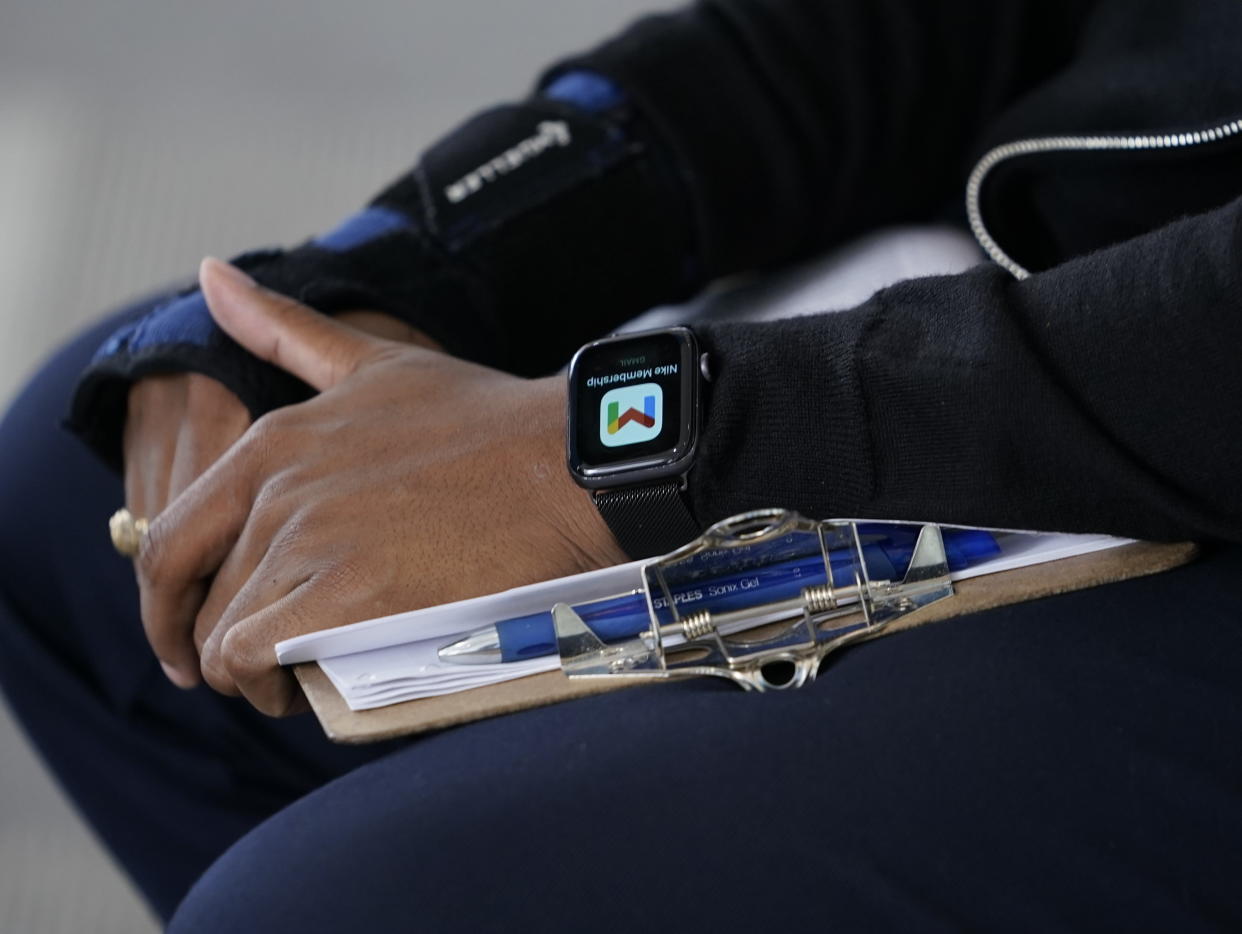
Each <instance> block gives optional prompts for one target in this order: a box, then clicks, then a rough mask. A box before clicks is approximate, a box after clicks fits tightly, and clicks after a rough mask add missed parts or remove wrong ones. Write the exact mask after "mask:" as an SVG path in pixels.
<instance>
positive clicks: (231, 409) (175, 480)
mask: <svg viewBox="0 0 1242 934" xmlns="http://www.w3.org/2000/svg"><path fill="white" fill-rule="evenodd" d="M187 395H188V402H187V411H188V412H189V413H191V415H192V417H188V418H186V419H184V420H183V421H182V423H181V426H180V429H179V431H178V433H177V441H176V453H175V454H174V455H173V459H172V469H171V470H170V471H169V472H168V482H167V489H166V491H165V496H166V499H165V502H171V501H172V500H174V499H176V498H177V497H178V496H180V495H181V493H182V491H184V490H185V489H186V488H188V487H189V486H190V484H191V483H193V482H194V481H195V480H197V479H198V478H199V477H201V476H202V475H203V474H204V473H206V472H207V469H208V468H209V467H210V466H211V465H212V464H214V463H215V462H216V461H218V460H219V459H220V458H221V457H222V456H223V455H224V452H225V451H227V450H228V449H229V448H230V447H232V446H233V444H234V443H236V441H237V439H238V438H240V437H241V436H242V435H243V434H245V433H246V429H247V428H248V427H249V426H250V413H249V412H248V411H247V410H246V407H245V406H244V405H242V404H241V403H240V402H238V401H237V398H236V397H235V396H233V394H232V392H231V391H230V390H228V389H225V388H224V387H223V386H222V385H221V384H219V383H217V382H216V381H215V380H213V379H211V378H210V377H200V376H198V375H197V374H191V375H190V377H189V380H188V386H187ZM162 505H163V504H161V507H162Z"/></svg>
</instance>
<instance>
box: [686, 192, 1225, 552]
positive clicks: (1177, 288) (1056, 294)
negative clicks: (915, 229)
mask: <svg viewBox="0 0 1242 934" xmlns="http://www.w3.org/2000/svg"><path fill="white" fill-rule="evenodd" d="M703 336H704V338H705V340H706V342H707V343H708V345H709V347H710V348H711V350H712V351H713V352H714V354H715V355H716V356H717V358H718V359H719V360H720V361H721V363H720V373H719V378H718V381H717V383H716V386H715V389H714V398H713V403H712V411H713V415H714V416H715V417H714V419H713V421H712V422H711V423H710V424H709V426H708V429H707V434H706V437H705V439H704V443H703V447H702V455H701V459H700V461H699V463H698V465H697V467H696V468H695V471H694V473H693V475H692V483H691V485H690V489H691V490H692V491H693V495H694V497H695V503H696V508H697V512H698V516H699V518H700V519H701V520H703V521H705V522H707V521H712V520H715V519H719V518H721V517H724V516H727V515H730V514H733V513H736V512H740V511H743V510H746V509H753V508H759V507H767V506H774V505H780V506H787V507H792V508H796V509H799V510H801V511H802V512H804V513H806V514H807V515H812V516H867V517H877V518H883V517H890V518H902V519H925V520H940V521H945V522H954V523H966V524H976V525H984V526H999V527H1007V528H1027V529H1043V530H1060V531H1071V532H1088V531H1090V532H1108V533H1114V534H1120V535H1128V536H1134V537H1141V538H1147V539H1178V538H1186V537H1193V538H1209V539H1211V538H1214V539H1230V540H1235V541H1236V540H1242V490H1240V488H1239V486H1238V484H1237V482H1236V478H1237V477H1238V475H1239V471H1242V409H1240V408H1239V405H1238V400H1239V399H1242V367H1239V366H1238V364H1237V355H1238V348H1239V347H1242V199H1239V200H1236V201H1233V202H1231V203H1229V204H1228V205H1226V206H1224V207H1221V208H1219V209H1217V210H1215V211H1212V212H1209V213H1206V214H1202V215H1198V216H1195V217H1192V218H1188V219H1185V220H1181V221H1179V222H1176V223H1174V224H1172V225H1170V226H1168V227H1164V228H1161V229H1159V230H1157V231H1154V232H1152V233H1150V234H1148V235H1145V236H1142V237H1138V238H1135V239H1133V240H1130V241H1127V242H1125V243H1122V244H1120V245H1118V246H1115V247H1112V248H1110V249H1108V250H1104V251H1101V252H1098V253H1094V254H1091V255H1088V256H1086V257H1082V258H1079V259H1077V260H1073V261H1071V262H1068V263H1065V264H1063V265H1061V266H1058V267H1056V268H1054V269H1052V270H1049V271H1047V272H1044V273H1040V274H1037V275H1035V276H1032V277H1031V278H1029V279H1026V280H1024V281H1020V282H1019V281H1016V280H1013V279H1011V278H1010V277H1009V276H1008V275H1007V274H1006V273H1005V272H1003V271H1002V270H1000V269H999V268H997V267H995V266H986V267H980V268H978V269H976V270H974V271H972V272H968V273H965V274H962V275H959V276H950V277H938V278H930V279H921V280H911V281H909V282H905V283H901V284H899V285H896V286H893V287H891V288H888V289H886V290H883V291H881V292H879V293H877V294H876V295H875V296H874V297H873V298H872V299H870V300H869V301H868V302H866V303H865V304H863V305H862V306H860V307H858V308H856V309H854V310H852V311H848V312H842V313H838V314H828V315H820V316H814V317H809V318H800V319H794V320H790V321H784V322H780V323H777V324H743V325H724V324H719V325H715V326H712V325H707V326H705V327H704V328H703Z"/></svg>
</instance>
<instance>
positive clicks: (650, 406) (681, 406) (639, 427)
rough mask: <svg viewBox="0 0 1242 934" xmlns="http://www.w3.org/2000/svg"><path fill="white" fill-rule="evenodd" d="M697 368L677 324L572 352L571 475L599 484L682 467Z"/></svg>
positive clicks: (690, 436)
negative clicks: (669, 328) (672, 326)
mask: <svg viewBox="0 0 1242 934" xmlns="http://www.w3.org/2000/svg"><path fill="white" fill-rule="evenodd" d="M697 367H698V360H697V354H696V351H695V345H694V337H693V335H692V334H691V333H690V332H689V331H688V330H686V329H685V328H674V329H671V330H667V331H654V332H651V333H648V334H639V335H634V336H625V337H619V338H609V339H607V340H603V341H597V342H595V343H593V344H588V345H587V346H586V347H584V348H583V349H582V350H580V351H578V354H577V356H576V357H574V362H573V364H572V365H571V367H570V371H569V409H570V424H569V467H570V470H571V471H572V472H573V474H574V476H576V477H577V478H578V479H579V481H580V482H584V483H585V484H586V485H590V486H596V487H604V486H609V485H628V484H629V483H635V482H645V481H648V480H655V479H659V478H660V477H664V476H672V475H676V474H677V473H680V472H684V469H685V467H686V466H687V465H686V464H685V461H686V460H687V459H688V457H689V456H690V454H691V453H692V452H693V447H694V440H695V438H694V432H695V428H696V426H695V417H694V416H695V414H696V408H697V404H698V399H697V393H696V387H697ZM591 481H596V482H591Z"/></svg>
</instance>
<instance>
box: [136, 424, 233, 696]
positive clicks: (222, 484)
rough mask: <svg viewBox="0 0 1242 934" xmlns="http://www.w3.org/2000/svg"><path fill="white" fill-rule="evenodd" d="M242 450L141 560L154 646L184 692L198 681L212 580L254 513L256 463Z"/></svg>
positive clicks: (148, 543)
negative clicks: (200, 625) (202, 613)
mask: <svg viewBox="0 0 1242 934" xmlns="http://www.w3.org/2000/svg"><path fill="white" fill-rule="evenodd" d="M234 451H235V452H238V453H236V454H232V453H231V454H230V455H226V456H225V457H224V458H222V459H221V460H219V461H217V462H216V463H215V465H213V466H212V467H211V468H210V469H209V470H208V471H207V472H206V473H205V474H203V475H202V476H201V477H200V478H199V479H198V480H196V481H195V482H194V483H193V484H191V485H190V486H189V487H188V488H187V489H186V490H185V492H184V493H183V494H182V495H181V496H179V497H178V498H177V499H176V500H174V501H173V502H172V503H171V504H170V505H169V506H168V507H167V508H166V509H165V510H164V511H163V512H161V513H160V514H159V515H158V516H157V517H156V518H155V519H154V520H153V521H152V523H151V526H150V529H149V530H148V532H147V535H146V538H145V539H144V540H143V543H142V547H141V548H140V549H139V552H138V557H137V559H136V560H135V568H136V570H137V573H138V590H139V597H140V605H141V611H142V625H143V629H144V630H145V631H146V634H147V641H148V642H150V643H151V648H152V650H153V651H154V652H155V654H156V656H157V657H158V658H159V660H160V662H161V663H162V664H163V665H164V668H165V671H166V672H168V675H169V678H170V679H172V680H173V682H174V683H176V684H178V685H179V686H181V687H190V686H192V685H194V684H196V683H197V682H198V677H199V675H198V672H199V665H198V652H197V650H196V648H195V646H194V641H193V629H194V620H195V617H196V616H197V613H198V609H199V606H200V604H201V602H202V599H203V597H204V596H205V594H206V590H207V588H206V584H207V579H208V578H209V577H210V576H211V575H212V574H214V572H215V571H216V569H217V568H218V567H219V566H220V564H221V563H222V562H223V561H224V559H225V557H226V556H227V555H228V554H229V552H230V550H231V549H232V547H233V545H234V543H235V542H236V541H237V538H238V536H239V535H240V534H241V530H242V528H243V527H244V525H245V522H246V518H247V517H248V516H249V514H250V507H251V503H252V500H253V497H252V495H251V489H252V481H251V479H250V478H251V477H252V475H253V473H254V466H253V460H254V457H253V455H249V453H248V449H245V448H242V449H234Z"/></svg>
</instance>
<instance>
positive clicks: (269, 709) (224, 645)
mask: <svg viewBox="0 0 1242 934" xmlns="http://www.w3.org/2000/svg"><path fill="white" fill-rule="evenodd" d="M325 590H326V588H325V587H323V586H322V585H321V584H320V583H319V579H318V578H316V577H310V578H307V579H305V580H303V581H302V582H300V583H299V584H298V585H297V586H296V587H294V588H293V589H292V590H290V591H289V592H288V593H286V594H284V595H283V596H282V597H280V598H279V599H277V600H276V601H274V602H272V603H270V604H268V605H266V606H264V607H263V608H262V609H259V610H257V611H256V612H254V613H251V614H248V615H246V616H244V617H241V618H238V619H237V620H236V621H228V620H227V619H226V620H225V621H224V622H223V623H222V625H221V627H220V628H219V630H218V631H219V633H220V635H219V637H218V638H216V635H215V634H214V633H213V637H212V639H211V640H208V644H207V645H206V646H204V656H203V657H204V662H205V663H208V659H210V662H209V664H210V665H211V666H212V668H213V670H218V672H219V673H220V674H221V675H222V676H223V677H224V678H226V679H227V684H228V686H229V687H230V688H232V689H234V690H236V692H237V693H240V694H241V695H242V696H244V697H245V698H246V699H247V700H248V701H250V703H251V704H253V705H254V707H255V708H257V709H258V710H260V711H262V712H263V713H265V714H268V715H270V716H273V717H281V716H285V715H287V714H290V713H294V712H296V711H297V710H298V709H299V701H300V699H301V690H300V689H299V688H298V686H297V682H296V680H295V679H294V677H293V674H292V672H290V671H288V670H287V669H285V668H282V667H281V666H280V665H278V664H277V662H276V643H278V642H280V641H281V640H282V639H287V638H290V637H292V636H295V635H300V634H302V633H304V632H312V631H314V630H316V629H324V628H327V627H328V626H329V625H335V624H336V623H335V622H334V623H324V624H319V621H321V620H322V619H324V618H325V614H324V613H323V612H322V608H321V607H318V606H317V604H323V603H324V602H325V601H326V599H327V594H326V593H325ZM239 596H240V595H239ZM231 614H232V611H231V610H230V613H229V614H228V615H231ZM308 627H309V628H308ZM213 640H214V641H213Z"/></svg>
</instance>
